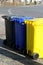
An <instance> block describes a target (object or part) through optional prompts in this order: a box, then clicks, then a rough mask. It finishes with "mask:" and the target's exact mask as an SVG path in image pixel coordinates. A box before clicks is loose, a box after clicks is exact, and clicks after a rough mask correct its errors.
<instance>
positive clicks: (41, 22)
mask: <svg viewBox="0 0 43 65" xmlns="http://www.w3.org/2000/svg"><path fill="white" fill-rule="evenodd" d="M25 22H26V38H27V40H26V50H27V54H28V55H31V56H32V57H33V59H37V58H43V18H36V19H33V20H25Z"/></svg>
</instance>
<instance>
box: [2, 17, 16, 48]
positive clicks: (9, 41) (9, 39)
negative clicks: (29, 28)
mask: <svg viewBox="0 0 43 65" xmlns="http://www.w3.org/2000/svg"><path fill="white" fill-rule="evenodd" d="M2 17H3V18H4V19H5V31H6V40H4V44H5V45H8V46H10V47H12V46H13V43H14V44H15V35H14V40H13V24H14V25H15V23H14V22H13V20H12V18H14V17H15V16H2ZM14 31H15V29H14ZM14 33H15V32H14Z"/></svg>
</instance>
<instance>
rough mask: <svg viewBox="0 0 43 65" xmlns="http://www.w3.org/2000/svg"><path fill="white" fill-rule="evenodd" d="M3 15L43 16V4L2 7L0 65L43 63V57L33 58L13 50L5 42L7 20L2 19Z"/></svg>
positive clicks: (0, 14)
mask: <svg viewBox="0 0 43 65" xmlns="http://www.w3.org/2000/svg"><path fill="white" fill-rule="evenodd" d="M3 13H4V14H3ZM2 15H20V16H21V15H22V16H32V17H43V6H42V5H39V6H26V7H25V6H23V7H22V6H21V7H14V6H13V7H0V65H43V59H37V60H33V59H31V58H30V57H26V56H24V55H22V54H19V53H18V52H16V51H13V50H11V49H10V48H8V47H6V46H5V45H4V44H3V40H4V39H6V36H5V20H4V19H2V17H1V16H2Z"/></svg>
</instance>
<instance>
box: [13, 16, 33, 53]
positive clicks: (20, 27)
mask: <svg viewBox="0 0 43 65" xmlns="http://www.w3.org/2000/svg"><path fill="white" fill-rule="evenodd" d="M30 19H33V18H32V17H18V18H15V19H13V21H14V22H15V25H13V36H14V33H15V45H16V49H17V50H19V51H21V52H25V51H26V24H25V23H24V20H30ZM14 28H15V31H14Z"/></svg>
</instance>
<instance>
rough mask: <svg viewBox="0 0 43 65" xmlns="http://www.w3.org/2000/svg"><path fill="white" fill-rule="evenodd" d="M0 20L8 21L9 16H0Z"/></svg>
mask: <svg viewBox="0 0 43 65" xmlns="http://www.w3.org/2000/svg"><path fill="white" fill-rule="evenodd" d="M2 18H3V19H5V20H9V19H10V16H2Z"/></svg>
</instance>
